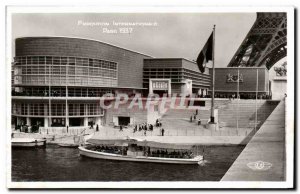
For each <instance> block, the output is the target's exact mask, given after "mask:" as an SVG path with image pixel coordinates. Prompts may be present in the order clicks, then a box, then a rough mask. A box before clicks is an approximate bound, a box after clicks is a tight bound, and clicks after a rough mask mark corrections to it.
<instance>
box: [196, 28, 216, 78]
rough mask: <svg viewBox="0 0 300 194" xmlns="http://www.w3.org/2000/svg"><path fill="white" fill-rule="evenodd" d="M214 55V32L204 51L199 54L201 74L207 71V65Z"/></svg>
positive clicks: (198, 61)
mask: <svg viewBox="0 0 300 194" xmlns="http://www.w3.org/2000/svg"><path fill="white" fill-rule="evenodd" d="M212 53H213V32H212V33H211V35H210V37H209V38H208V40H207V42H206V43H205V45H204V47H203V49H202V51H201V52H200V53H199V55H198V58H197V64H198V68H199V70H200V72H201V73H203V72H204V70H205V66H204V65H205V64H206V63H207V62H208V61H209V60H212Z"/></svg>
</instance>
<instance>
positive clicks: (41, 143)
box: [11, 138, 46, 147]
mask: <svg viewBox="0 0 300 194" xmlns="http://www.w3.org/2000/svg"><path fill="white" fill-rule="evenodd" d="M11 146H12V147H45V146H46V139H35V138H12V139H11Z"/></svg>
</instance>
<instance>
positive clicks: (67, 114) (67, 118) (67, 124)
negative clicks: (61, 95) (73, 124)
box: [65, 102, 70, 127]
mask: <svg viewBox="0 0 300 194" xmlns="http://www.w3.org/2000/svg"><path fill="white" fill-rule="evenodd" d="M65 114H66V118H65V119H66V127H67V126H69V127H70V122H69V106H68V104H67V102H66V113H65Z"/></svg>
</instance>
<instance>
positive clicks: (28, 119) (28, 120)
mask: <svg viewBox="0 0 300 194" xmlns="http://www.w3.org/2000/svg"><path fill="white" fill-rule="evenodd" d="M26 125H28V126H31V120H30V117H26Z"/></svg>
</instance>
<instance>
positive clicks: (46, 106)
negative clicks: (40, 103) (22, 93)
mask: <svg viewBox="0 0 300 194" xmlns="http://www.w3.org/2000/svg"><path fill="white" fill-rule="evenodd" d="M44 113H45V115H47V116H49V112H48V104H44ZM44 127H49V118H48V117H44Z"/></svg>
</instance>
